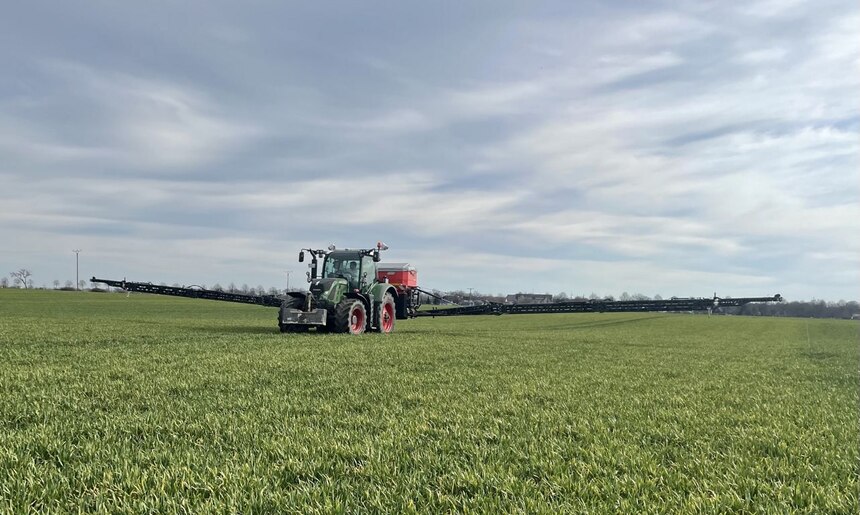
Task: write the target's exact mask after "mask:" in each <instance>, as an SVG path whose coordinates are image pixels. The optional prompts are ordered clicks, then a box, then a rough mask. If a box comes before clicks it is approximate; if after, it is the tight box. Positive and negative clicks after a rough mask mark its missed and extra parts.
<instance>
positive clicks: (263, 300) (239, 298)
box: [90, 277, 284, 308]
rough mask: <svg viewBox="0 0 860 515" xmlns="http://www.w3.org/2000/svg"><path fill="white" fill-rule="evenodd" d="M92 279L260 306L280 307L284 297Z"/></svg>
mask: <svg viewBox="0 0 860 515" xmlns="http://www.w3.org/2000/svg"><path fill="white" fill-rule="evenodd" d="M90 281H92V282H94V283H103V284H107V285H108V286H113V287H114V288H122V289H123V290H126V291H136V292H140V293H152V294H155V295H171V296H174V297H189V298H192V299H208V300H220V301H225V302H240V303H242V304H256V305H258V306H269V307H274V308H278V307H280V306H281V303H282V302H283V301H284V298H282V297H279V296H276V295H245V294H242V293H231V292H226V291H218V290H204V289H203V288H181V287H179V286H161V285H158V284H152V283H136V282H131V281H126V280H124V279H123V280H122V281H113V280H111V279H96V278H95V277H93V278H92V279H90Z"/></svg>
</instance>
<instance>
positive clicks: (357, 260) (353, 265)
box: [322, 254, 361, 288]
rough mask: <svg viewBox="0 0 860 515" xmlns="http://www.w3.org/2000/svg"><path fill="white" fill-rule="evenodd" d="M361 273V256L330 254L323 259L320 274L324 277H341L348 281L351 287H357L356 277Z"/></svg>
mask: <svg viewBox="0 0 860 515" xmlns="http://www.w3.org/2000/svg"><path fill="white" fill-rule="evenodd" d="M360 274H361V256H357V255H350V254H347V255H343V256H338V255H330V256H328V257H327V258H326V260H325V265H324V266H323V273H322V276H323V278H325V279H328V278H333V277H342V278H344V279H346V280H347V282H349V286H350V287H351V288H358V279H359V277H360Z"/></svg>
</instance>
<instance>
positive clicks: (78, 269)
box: [72, 249, 81, 291]
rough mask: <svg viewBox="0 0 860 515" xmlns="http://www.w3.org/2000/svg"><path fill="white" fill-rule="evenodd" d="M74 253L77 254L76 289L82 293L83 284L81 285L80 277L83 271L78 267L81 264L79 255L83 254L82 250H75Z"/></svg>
mask: <svg viewBox="0 0 860 515" xmlns="http://www.w3.org/2000/svg"><path fill="white" fill-rule="evenodd" d="M72 252H74V253H75V289H76V290H77V291H81V283H80V280H81V279H80V276H81V274H80V270H81V269H80V267H79V266H78V262H79V261H78V257H79V256H78V254H80V253H81V249H75V250H73V251H72Z"/></svg>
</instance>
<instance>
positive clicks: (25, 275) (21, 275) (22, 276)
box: [9, 268, 33, 289]
mask: <svg viewBox="0 0 860 515" xmlns="http://www.w3.org/2000/svg"><path fill="white" fill-rule="evenodd" d="M32 275H33V273H32V272H30V271H29V270H27V269H26V268H22V269H20V270H18V271H17V272H12V273H11V274H9V276H10V277H12V281H14V282H15V284H20V285H21V287H22V288H25V289H26V288H29V287H30V286H31V284H32V280H31V279H30V277H31V276H32Z"/></svg>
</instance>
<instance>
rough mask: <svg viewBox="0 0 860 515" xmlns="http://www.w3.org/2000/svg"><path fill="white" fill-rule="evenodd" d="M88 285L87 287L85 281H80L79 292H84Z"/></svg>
mask: <svg viewBox="0 0 860 515" xmlns="http://www.w3.org/2000/svg"><path fill="white" fill-rule="evenodd" d="M86 285H87V282H86V281H85V280H83V279H81V280H80V281H78V289H79V290H83V289H84V287H85V286H86Z"/></svg>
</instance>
